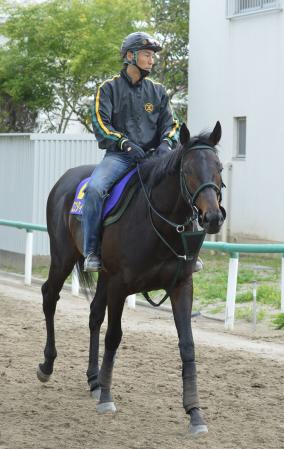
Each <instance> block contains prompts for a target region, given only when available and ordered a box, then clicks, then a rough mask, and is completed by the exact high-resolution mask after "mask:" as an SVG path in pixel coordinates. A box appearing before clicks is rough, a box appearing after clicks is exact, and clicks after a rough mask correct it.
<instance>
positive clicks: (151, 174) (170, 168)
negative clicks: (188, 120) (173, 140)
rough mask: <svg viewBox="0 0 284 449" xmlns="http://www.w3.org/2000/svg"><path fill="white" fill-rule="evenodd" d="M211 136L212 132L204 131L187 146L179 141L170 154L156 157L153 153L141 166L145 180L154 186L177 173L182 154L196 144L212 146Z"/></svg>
mask: <svg viewBox="0 0 284 449" xmlns="http://www.w3.org/2000/svg"><path fill="white" fill-rule="evenodd" d="M209 137H210V133H205V132H203V133H201V134H199V135H198V136H195V137H192V138H191V139H190V142H189V144H188V145H186V147H184V146H183V145H182V144H181V143H180V142H178V144H177V146H176V148H175V149H174V150H172V151H169V153H168V154H165V155H164V156H162V157H155V155H153V156H152V157H150V158H149V159H146V160H145V161H143V163H142V164H141V166H140V173H141V176H142V178H143V180H144V181H145V182H146V183H147V186H148V187H149V188H153V187H154V186H155V185H157V184H159V182H161V180H162V179H163V178H164V177H165V176H170V175H173V174H175V173H177V172H178V171H179V169H180V164H181V158H182V154H183V152H184V150H186V149H187V148H188V149H189V148H191V147H192V146H193V145H196V144H205V145H210V146H212V144H211V143H210V140H209Z"/></svg>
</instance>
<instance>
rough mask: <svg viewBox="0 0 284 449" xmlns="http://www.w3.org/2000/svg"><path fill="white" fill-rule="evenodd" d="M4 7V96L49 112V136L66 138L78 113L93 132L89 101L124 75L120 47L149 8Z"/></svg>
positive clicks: (96, 3) (112, 1)
mask: <svg viewBox="0 0 284 449" xmlns="http://www.w3.org/2000/svg"><path fill="white" fill-rule="evenodd" d="M1 4H2V8H1V9H2V12H3V11H4V12H5V14H7V16H8V17H9V18H8V19H7V21H6V22H5V23H4V24H2V25H1V27H0V34H2V35H4V36H5V37H6V38H7V41H6V43H5V44H4V46H3V47H2V48H1V49H0V95H1V94H2V93H5V94H7V95H9V96H11V97H12V98H13V99H14V101H15V102H18V103H23V104H25V105H26V106H27V107H28V108H29V110H31V111H39V110H41V111H44V112H45V113H46V114H48V115H49V118H50V130H56V131H57V132H64V131H65V129H66V126H67V124H68V121H69V120H70V117H71V114H72V113H74V114H75V115H76V116H77V117H78V119H79V120H80V121H81V123H83V124H84V125H85V126H86V128H87V129H88V130H89V131H91V128H90V120H89V117H88V113H87V110H88V108H86V98H90V97H91V96H93V93H94V88H95V85H96V83H98V82H101V81H102V80H103V79H104V78H106V77H109V76H110V75H112V74H114V73H116V72H117V71H118V70H119V69H120V67H121V61H120V56H119V48H120V45H121V42H122V40H123V38H124V37H125V35H127V34H128V33H131V32H133V31H135V30H136V29H137V26H138V24H140V27H139V28H141V20H144V21H145V20H147V19H148V20H149V16H148V15H147V14H148V12H147V11H148V10H149V8H148V9H147V2H143V3H141V2H139V1H138V0H132V1H131V2H130V3H125V2H124V0H108V1H106V0H88V1H84V0H70V1H61V2H58V1H57V0H51V1H47V2H44V3H41V4H34V5H30V6H21V5H20V6H19V5H17V4H16V5H15V4H14V5H13V6H11V5H9V4H8V3H5V2H2V3H1ZM1 9H0V13H1ZM139 21H140V22H139ZM55 122H56V123H58V126H56V125H55Z"/></svg>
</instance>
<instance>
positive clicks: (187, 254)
mask: <svg viewBox="0 0 284 449" xmlns="http://www.w3.org/2000/svg"><path fill="white" fill-rule="evenodd" d="M193 150H211V151H214V152H215V149H214V148H213V147H210V146H209V145H195V146H193V147H191V148H189V149H188V150H187V151H193ZM183 157H184V156H183V155H182V158H181V163H180V191H181V195H182V197H183V199H184V200H185V202H186V203H188V204H189V206H190V207H191V209H192V214H191V216H190V217H188V218H186V220H185V222H184V223H182V224H178V223H175V222H173V221H171V220H169V219H168V218H166V217H164V216H163V215H161V214H160V213H159V212H158V211H157V210H156V209H155V208H154V206H153V205H152V203H151V201H150V198H149V195H148V193H147V191H146V188H145V185H144V183H143V180H142V177H141V173H140V166H139V164H137V172H138V177H139V181H140V184H141V187H142V191H143V193H144V196H145V199H146V203H147V204H148V208H149V216H150V222H151V225H152V228H153V229H154V231H155V233H156V235H157V236H158V237H159V239H160V240H161V241H162V242H163V243H164V244H165V245H166V246H167V247H168V249H169V250H170V251H171V252H172V253H173V254H174V256H175V257H176V258H177V259H178V263H177V269H176V272H175V275H174V278H173V280H172V282H171V285H170V287H169V288H168V290H166V294H165V295H164V297H163V298H162V299H161V300H160V301H159V303H155V302H154V301H153V300H152V299H151V298H150V296H149V293H148V292H142V294H143V296H144V298H145V299H146V300H147V301H148V302H149V303H150V304H151V305H152V306H154V307H159V306H160V305H161V304H163V303H164V302H165V301H166V299H167V298H168V297H169V296H170V294H171V293H172V291H173V289H174V288H175V286H176V282H177V279H178V277H179V275H180V273H181V270H182V267H183V263H187V262H191V261H192V260H193V259H194V258H195V257H196V255H197V254H198V252H199V250H200V248H201V246H202V243H203V241H204V238H205V231H186V230H185V228H186V226H188V225H190V224H193V223H195V222H197V219H198V209H197V207H196V199H197V197H198V195H199V194H200V192H202V190H204V189H206V188H208V187H211V188H213V189H214V190H215V191H216V192H217V194H218V196H219V202H221V200H222V194H221V189H220V188H219V187H218V186H217V184H215V183H214V182H207V183H204V184H201V186H199V187H198V188H197V189H196V191H195V192H194V193H193V194H192V193H190V191H189V190H188V187H187V184H186V179H185V174H184V171H183ZM222 187H223V183H222ZM152 212H153V213H154V214H155V215H157V216H158V217H159V218H160V219H161V220H163V221H164V222H166V223H168V224H169V225H170V226H172V227H174V228H175V230H176V232H177V233H178V234H179V235H180V238H181V243H182V247H183V250H184V254H178V253H177V252H176V251H175V249H174V248H173V247H172V246H171V245H170V244H169V243H168V242H167V241H166V240H165V239H164V237H163V236H162V235H161V234H160V232H159V231H158V229H157V228H156V226H155V225H154V222H153V216H152ZM189 239H191V240H192V243H193V240H195V242H194V243H195V248H194V250H193V251H192V250H190V248H189V245H188V240H189Z"/></svg>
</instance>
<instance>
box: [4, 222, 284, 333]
mask: <svg viewBox="0 0 284 449" xmlns="http://www.w3.org/2000/svg"><path fill="white" fill-rule="evenodd" d="M0 225H3V226H9V227H13V228H17V229H25V230H26V232H27V237H26V252H25V281H24V282H25V284H26V285H31V281H32V254H33V231H42V232H46V231H47V227H46V226H44V225H39V224H32V223H25V222H21V221H11V220H1V219H0ZM202 249H208V250H214V251H221V252H225V253H228V254H229V255H230V260H229V270H228V282H227V297H226V312H225V328H226V329H230V330H232V329H233V328H234V321H235V302H236V292H237V279H238V265H239V253H275V254H281V255H282V257H281V312H282V313H284V244H283V243H267V244H266V243H263V244H247V243H226V242H208V241H205V242H204V243H203V245H202ZM72 294H73V295H75V296H77V295H78V294H79V280H78V275H77V272H76V270H75V269H74V270H73V273H72ZM128 306H129V307H131V308H134V307H135V295H130V296H129V297H128Z"/></svg>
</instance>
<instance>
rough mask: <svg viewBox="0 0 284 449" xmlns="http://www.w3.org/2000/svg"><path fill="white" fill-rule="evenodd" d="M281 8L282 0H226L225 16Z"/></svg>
mask: <svg viewBox="0 0 284 449" xmlns="http://www.w3.org/2000/svg"><path fill="white" fill-rule="evenodd" d="M281 9H282V0H227V18H228V19H231V18H234V17H239V16H243V15H247V14H256V13H261V12H267V11H275V10H276V11H279V10H281Z"/></svg>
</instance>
